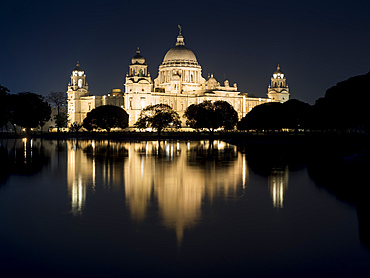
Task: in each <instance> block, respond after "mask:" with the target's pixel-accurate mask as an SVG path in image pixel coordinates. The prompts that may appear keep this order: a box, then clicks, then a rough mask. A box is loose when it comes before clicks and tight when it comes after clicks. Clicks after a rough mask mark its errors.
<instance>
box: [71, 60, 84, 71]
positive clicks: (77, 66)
mask: <svg viewBox="0 0 370 278" xmlns="http://www.w3.org/2000/svg"><path fill="white" fill-rule="evenodd" d="M73 71H83V69H81V68H80V62H79V61H77V64H76V67H75V69H74V70H73Z"/></svg>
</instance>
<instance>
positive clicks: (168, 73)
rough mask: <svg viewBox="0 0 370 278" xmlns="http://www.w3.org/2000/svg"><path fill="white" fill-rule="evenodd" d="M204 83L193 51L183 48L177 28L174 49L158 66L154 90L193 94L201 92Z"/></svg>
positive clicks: (181, 38)
mask: <svg viewBox="0 0 370 278" xmlns="http://www.w3.org/2000/svg"><path fill="white" fill-rule="evenodd" d="M204 83H205V79H204V78H203V77H202V68H201V66H200V65H199V63H198V61H197V58H196V56H195V54H194V53H193V51H191V50H190V49H188V48H187V47H186V46H185V42H184V37H183V36H182V34H181V27H180V26H179V35H178V36H177V40H176V44H175V47H173V48H171V49H170V50H169V51H168V52H167V53H166V55H165V56H164V58H163V62H162V64H161V65H160V66H159V69H158V77H157V78H156V79H155V80H154V84H155V90H156V91H163V90H164V91H165V92H166V93H183V92H184V93H193V92H194V93H195V92H196V91H199V90H201V88H202V84H204Z"/></svg>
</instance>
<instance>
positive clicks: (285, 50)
mask: <svg viewBox="0 0 370 278" xmlns="http://www.w3.org/2000/svg"><path fill="white" fill-rule="evenodd" d="M0 13H1V17H0V34H1V43H0V58H1V60H0V61H1V62H0V84H1V85H2V86H5V87H8V88H9V89H10V91H11V92H12V93H17V92H22V91H30V92H34V93H38V94H42V95H47V94H48V93H50V92H51V91H66V89H67V84H68V82H69V76H70V75H71V71H72V70H73V69H74V68H75V66H76V62H77V61H80V65H81V68H82V69H83V70H85V74H86V76H87V82H88V83H89V86H90V93H91V94H95V95H102V94H107V93H109V92H110V90H111V89H112V88H121V89H123V88H124V86H123V83H124V80H125V75H126V73H127V71H128V65H129V63H130V61H131V57H132V56H133V55H134V54H135V51H136V48H137V47H138V46H139V47H140V50H141V54H142V55H143V56H144V57H145V59H146V62H147V64H148V66H149V71H150V73H151V76H152V78H153V79H154V78H155V77H157V73H158V66H159V65H160V63H161V62H162V60H163V57H164V55H165V54H166V52H167V51H168V50H169V49H170V48H172V47H173V46H174V45H175V42H176V37H177V34H178V28H177V25H178V24H180V25H181V26H182V34H183V36H184V38H185V45H186V46H187V47H188V48H190V49H191V50H192V51H193V52H194V53H195V55H196V56H197V59H198V62H199V63H200V64H201V66H202V69H203V77H205V78H206V77H207V76H208V74H209V73H213V74H214V76H215V77H216V79H217V80H218V81H220V82H221V83H223V81H224V79H225V78H226V79H228V80H229V81H230V84H233V83H235V82H236V83H237V84H238V88H239V90H240V91H241V92H248V93H252V94H254V95H256V96H259V97H265V96H266V93H267V86H268V84H269V82H270V77H271V75H272V73H273V72H274V71H275V70H276V66H277V64H280V66H281V70H282V71H283V72H284V73H285V74H286V77H287V81H288V84H289V87H290V90H291V91H290V93H291V98H295V99H299V100H302V101H305V102H308V103H310V104H313V103H314V102H315V100H316V99H317V98H319V97H322V96H323V95H324V94H325V91H326V89H328V88H329V87H331V86H333V85H335V84H336V83H337V82H339V81H343V80H345V79H347V78H349V77H352V76H355V75H359V74H365V73H367V72H368V71H369V70H370V1H368V0H352V1H340V0H339V1H338V0H337V1H331V0H329V1H325V0H321V1H316V0H312V1H297V0H294V1H288V0H281V1H277V0H276V1H234V0H229V1H218V0H217V1H193V0H187V1H146V0H142V1H131V0H129V1H123V0H121V1H114V0H105V1H95V0H90V1H83V0H81V1H37V0H33V1H17V0H11V1H4V0H1V2H0ZM348 94H349V97H351V96H353V97H356V92H348Z"/></svg>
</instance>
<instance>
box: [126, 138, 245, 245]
mask: <svg viewBox="0 0 370 278" xmlns="http://www.w3.org/2000/svg"><path fill="white" fill-rule="evenodd" d="M164 145H165V146H164V154H165V157H164V158H163V159H159V160H155V159H153V156H157V155H158V151H159V148H158V146H159V143H158V142H149V143H148V144H147V145H146V147H147V149H146V153H149V154H150V155H151V156H148V157H144V156H142V155H140V153H139V152H138V149H135V148H134V147H133V146H132V145H130V146H129V147H128V148H129V150H130V149H132V151H133V152H132V156H131V160H130V163H127V164H125V165H124V168H125V170H124V171H125V173H124V176H125V196H126V200H127V204H128V206H129V208H130V211H131V216H132V218H133V219H134V220H135V221H138V222H139V221H142V220H144V219H145V217H146V214H147V209H148V206H149V204H150V199H151V192H154V194H155V197H156V198H157V200H158V206H159V210H160V214H161V216H162V220H163V225H164V226H166V227H168V228H170V229H174V230H175V231H176V235H177V240H178V242H179V243H181V241H182V238H183V234H184V230H185V229H189V228H191V227H193V226H194V225H195V224H196V222H197V220H198V219H199V218H200V216H201V205H202V201H203V199H204V198H205V196H207V198H208V199H210V200H212V198H214V197H216V196H218V195H221V194H224V195H226V196H228V195H235V194H236V188H237V186H238V185H240V184H241V183H242V182H244V183H245V182H246V180H247V177H248V169H247V165H246V164H244V168H243V158H242V157H241V156H240V155H238V153H237V152H234V154H233V155H234V158H233V159H232V160H231V161H228V164H227V166H224V167H221V166H220V165H218V164H217V163H216V162H214V161H210V162H206V164H205V165H203V166H202V165H201V164H199V165H195V166H191V164H192V163H189V162H190V161H189V158H190V157H193V158H194V159H199V156H201V153H199V154H197V148H198V149H199V150H202V151H201V152H203V153H204V155H207V153H208V154H210V153H212V152H213V151H212V150H211V151H208V148H210V147H211V145H210V144H209V143H208V141H202V142H198V141H196V142H186V143H180V142H177V143H176V149H178V150H179V151H176V152H174V150H173V147H174V146H173V143H171V142H167V141H165V142H164ZM221 146H222V149H220V150H221V152H220V153H219V152H217V155H222V152H223V151H224V148H226V147H228V148H230V149H231V152H232V150H236V149H234V148H231V147H229V146H228V145H227V144H224V143H223V144H218V146H217V148H216V149H219V148H220V147H221ZM181 149H187V150H188V152H185V151H183V152H181ZM134 151H135V152H136V153H134ZM159 154H160V153H159ZM182 154H183V155H182ZM158 158H160V156H159V157H158ZM169 158H171V162H170V160H169ZM169 162H170V163H169ZM202 163H204V161H203V162H202ZM244 163H245V162H244ZM193 165H194V164H193ZM139 169H140V170H139ZM242 169H243V170H242ZM139 171H140V172H139ZM243 177H244V180H243Z"/></svg>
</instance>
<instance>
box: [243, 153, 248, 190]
mask: <svg viewBox="0 0 370 278" xmlns="http://www.w3.org/2000/svg"><path fill="white" fill-rule="evenodd" d="M242 161H243V170H242V173H243V177H242V183H243V188H245V186H246V183H247V175H248V172H247V162H246V160H245V154H242Z"/></svg>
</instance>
